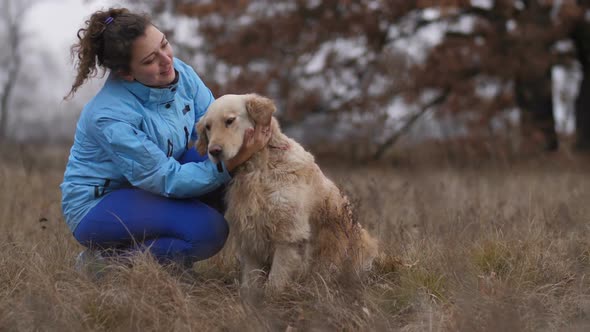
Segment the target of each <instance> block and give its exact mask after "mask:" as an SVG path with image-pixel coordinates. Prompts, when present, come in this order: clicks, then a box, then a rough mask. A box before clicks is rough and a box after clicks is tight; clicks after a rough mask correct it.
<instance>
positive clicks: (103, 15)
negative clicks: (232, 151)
mask: <svg viewBox="0 0 590 332" xmlns="http://www.w3.org/2000/svg"><path fill="white" fill-rule="evenodd" d="M78 38H79V42H78V43H77V44H75V45H74V46H73V47H72V53H73V54H74V55H77V58H78V60H79V62H78V64H77V77H76V79H75V82H74V84H73V85H72V89H71V91H70V93H69V94H68V96H66V98H69V97H71V96H72V95H73V94H74V93H75V92H76V90H77V89H78V88H79V87H80V86H81V85H82V84H83V83H84V82H85V81H86V80H87V79H88V78H90V77H92V76H95V75H96V73H97V66H98V67H100V68H102V69H104V70H109V71H110V75H109V77H108V79H107V80H106V83H105V85H104V86H103V87H102V89H101V90H100V91H99V92H98V94H97V95H96V96H95V97H94V98H93V99H92V100H91V101H90V102H89V103H88V104H87V105H86V106H85V107H84V110H83V111H82V113H81V115H80V118H79V120H78V124H77V127H76V134H75V137H74V144H73V146H72V148H71V151H70V156H69V159H68V164H67V167H66V170H65V174H64V181H63V183H62V184H61V190H62V208H63V213H64V216H65V220H66V223H67V225H68V227H69V228H70V230H71V231H72V232H73V235H74V237H75V238H76V240H78V242H80V243H81V244H82V245H83V246H86V247H88V248H91V249H94V248H98V249H102V250H104V249H109V251H111V249H112V250H115V251H118V250H137V249H143V248H147V249H149V251H150V252H151V253H152V254H153V255H154V256H155V257H156V258H157V259H158V260H159V261H161V262H177V263H181V264H184V265H186V264H191V263H192V262H194V261H196V260H202V259H205V258H208V257H211V256H212V255H214V254H215V253H217V252H218V251H219V250H220V249H221V248H222V247H223V245H224V243H225V240H226V238H227V235H228V226H227V223H226V221H225V220H224V218H223V216H222V215H221V214H220V212H219V211H216V210H215V209H213V208H212V207H210V206H208V205H207V204H205V203H204V202H203V201H205V200H206V199H205V198H206V195H207V194H211V193H212V192H214V191H215V190H216V189H218V188H220V187H222V186H223V185H224V184H225V183H226V182H227V181H229V180H230V178H231V176H230V172H231V171H232V170H233V169H234V168H236V167H237V166H239V165H240V164H241V163H243V162H244V161H246V160H247V159H248V158H250V156H252V154H254V153H255V152H256V151H258V150H260V149H261V148H262V147H263V146H264V145H265V143H266V142H267V141H268V139H269V138H270V134H269V130H268V128H262V127H258V128H256V129H255V130H254V132H248V133H247V134H246V136H247V137H246V144H245V145H244V146H243V147H242V149H241V150H240V153H238V155H237V156H236V157H235V158H234V159H232V160H230V161H227V162H225V164H223V163H218V164H213V163H212V162H211V161H210V160H209V159H207V158H206V157H201V156H199V155H198V153H197V152H196V151H195V150H194V148H191V147H190V140H191V139H195V138H196V137H195V131H194V126H195V123H196V121H198V120H199V118H200V117H201V116H202V115H203V114H204V113H205V111H206V110H207V107H208V106H209V104H210V103H211V102H212V101H213V96H212V94H211V91H210V90H209V89H208V88H207V87H206V86H205V85H204V83H203V82H202V81H201V79H200V78H199V76H198V75H197V74H196V73H195V72H194V70H193V69H192V68H191V67H190V66H188V65H186V64H185V63H183V62H182V61H180V60H179V59H176V58H174V57H173V53H172V49H171V46H170V44H169V43H168V41H167V39H166V36H165V35H164V34H163V33H162V32H161V31H159V30H158V29H157V28H156V27H155V26H154V25H153V24H152V23H151V22H150V19H149V18H148V17H147V16H144V15H139V14H135V13H131V12H130V11H129V10H127V9H109V10H107V11H98V12H95V13H94V14H93V15H91V17H90V19H89V20H87V21H86V26H85V28H82V29H80V30H79V31H78ZM220 199H221V197H220V195H217V202H218V203H219V200H220ZM89 253H90V251H85V252H83V253H82V254H81V255H80V256H79V258H80V259H82V260H83V259H84V257H85V256H86V257H87V258H88V257H92V255H89ZM92 253H93V254H94V253H95V251H92Z"/></svg>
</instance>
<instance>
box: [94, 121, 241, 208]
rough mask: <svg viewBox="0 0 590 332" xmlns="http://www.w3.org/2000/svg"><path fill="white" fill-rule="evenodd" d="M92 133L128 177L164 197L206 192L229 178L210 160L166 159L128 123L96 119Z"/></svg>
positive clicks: (194, 194) (192, 195)
mask: <svg viewBox="0 0 590 332" xmlns="http://www.w3.org/2000/svg"><path fill="white" fill-rule="evenodd" d="M94 123H95V126H94V135H93V136H95V137H96V139H97V141H98V144H99V145H100V146H101V147H102V148H103V149H104V150H105V151H107V153H108V154H109V156H110V157H111V159H112V160H113V161H114V163H115V164H116V165H117V167H119V168H120V170H121V171H122V173H123V174H124V176H125V177H126V178H127V180H128V181H129V182H130V183H131V184H132V185H133V186H136V187H139V188H141V189H144V190H146V191H149V192H152V193H155V194H159V195H162V196H166V197H176V198H187V197H196V196H200V195H203V194H205V193H208V192H210V191H212V190H214V189H216V188H217V187H219V186H220V185H222V184H224V183H225V182H227V181H229V179H230V178H231V177H230V175H229V173H228V172H227V170H226V168H225V165H223V164H222V163H220V164H219V165H215V164H213V163H212V162H211V161H210V160H208V159H207V160H205V161H203V162H200V163H186V164H182V165H181V164H180V163H179V162H178V161H177V160H176V159H174V158H168V157H166V155H165V154H164V152H163V151H162V150H160V148H159V147H158V146H157V145H156V144H155V143H154V142H153V141H151V140H150V139H149V137H148V136H147V135H146V134H145V133H144V132H143V131H141V130H139V129H138V128H137V127H136V126H134V125H133V124H131V123H128V122H125V121H123V120H119V119H113V118H109V117H101V118H97V119H96V120H95V122H94Z"/></svg>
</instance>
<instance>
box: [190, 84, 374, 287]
mask: <svg viewBox="0 0 590 332" xmlns="http://www.w3.org/2000/svg"><path fill="white" fill-rule="evenodd" d="M275 111H276V107H275V105H274V103H273V102H272V100H270V99H268V98H265V97H262V96H259V95H256V94H246V95H224V96H222V97H220V98H219V99H217V100H216V101H215V102H213V103H212V104H211V106H210V107H209V109H208V111H207V113H205V115H204V116H203V117H202V118H201V119H200V121H199V122H198V123H197V132H198V136H199V139H198V141H197V143H196V145H197V150H198V151H199V153H200V154H202V155H205V153H208V154H209V158H210V159H211V160H212V161H214V162H217V161H224V160H228V159H231V158H232V157H234V156H235V155H236V154H237V152H238V150H239V149H240V147H241V145H242V143H243V139H244V133H245V131H246V130H247V129H248V128H254V126H255V125H259V124H262V125H268V124H270V130H271V138H270V141H269V143H268V145H267V146H266V147H265V148H263V149H262V150H261V151H259V152H258V153H256V154H255V155H254V156H252V158H251V159H250V160H249V161H247V162H246V163H244V164H242V165H240V166H239V167H238V168H237V169H236V170H235V171H234V174H233V177H232V180H231V181H230V182H229V184H228V186H227V188H226V196H225V198H226V203H227V210H226V214H225V218H226V219H227V221H228V222H229V224H230V230H231V231H230V233H232V237H233V240H235V241H236V243H234V245H235V248H236V250H237V256H238V259H239V261H240V265H241V278H242V280H241V285H242V286H245V287H247V286H250V285H253V282H254V279H253V278H254V276H256V272H260V271H268V281H267V284H266V287H267V289H268V290H270V291H271V292H272V291H279V290H281V289H283V288H284V286H285V285H286V284H287V283H288V282H289V281H290V280H292V279H293V278H294V277H296V276H297V275H300V274H302V273H306V272H310V271H312V272H324V273H326V272H327V273H333V272H335V271H338V270H341V268H342V267H343V266H345V264H352V265H349V266H352V267H353V268H354V269H355V271H356V272H361V271H366V270H368V269H369V268H370V267H371V265H372V261H373V259H374V258H375V256H376V255H377V242H376V240H375V239H374V238H372V237H371V236H370V235H369V234H368V233H367V231H366V230H365V229H363V228H362V227H361V225H360V224H359V223H358V222H356V220H355V218H354V216H353V213H352V209H351V205H350V203H349V201H348V199H347V198H346V196H344V195H343V194H342V193H341V192H340V190H339V189H338V188H337V187H336V185H335V184H334V183H333V182H332V181H330V180H329V179H328V178H327V177H326V176H324V174H323V173H322V171H321V170H320V168H319V167H318V165H317V164H316V163H315V160H314V157H313V156H312V155H311V154H310V153H309V152H307V151H305V150H304V149H303V147H302V146H301V145H300V144H298V143H297V142H295V141H294V140H293V139H291V138H289V137H287V136H285V135H284V134H283V133H282V132H281V129H280V127H279V124H278V122H277V120H276V118H275V117H274V116H273V113H274V112H275Z"/></svg>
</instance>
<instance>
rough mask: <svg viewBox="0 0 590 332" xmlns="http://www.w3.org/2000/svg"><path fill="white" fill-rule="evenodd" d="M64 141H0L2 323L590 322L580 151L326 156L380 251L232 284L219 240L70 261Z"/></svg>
mask: <svg viewBox="0 0 590 332" xmlns="http://www.w3.org/2000/svg"><path fill="white" fill-rule="evenodd" d="M66 154H67V151H65V150H62V149H58V148H53V149H50V148H44V147H34V146H20V147H19V146H3V147H2V148H1V155H0V158H1V159H0V229H1V233H0V331H219V330H222V331H267V330H270V331H343V330H347V331H382V330H388V331H391V330H393V331H396V330H399V331H588V330H590V168H589V167H588V166H590V162H588V161H587V160H584V159H581V158H579V157H572V156H568V155H564V154H560V155H557V156H549V157H543V158H536V159H535V160H529V161H526V162H524V161H522V162H516V163H503V164H501V163H495V164H494V165H492V163H481V165H479V166H476V165H471V166H467V165H462V166H452V165H450V164H449V163H445V162H440V163H437V162H434V161H433V162H430V163H428V164H427V165H428V166H426V164H425V165H420V164H411V165H408V164H406V165H395V166H391V165H372V166H354V165H349V166H346V165H342V164H338V163H329V162H325V163H322V166H324V169H325V170H326V173H327V174H328V175H329V176H330V177H332V178H333V179H334V180H336V182H337V183H339V184H340V185H341V186H342V187H343V188H344V189H345V190H346V191H347V192H348V193H349V195H350V196H351V197H352V198H353V200H354V201H355V204H356V206H357V207H358V215H359V218H360V220H361V222H362V223H363V224H364V225H365V227H367V228H368V229H369V230H370V231H371V232H372V233H373V234H375V235H376V236H377V237H378V238H379V240H380V243H381V249H382V254H381V256H380V257H379V259H378V261H377V262H376V265H375V268H374V270H373V271H372V272H371V273H370V274H369V275H368V276H366V277H364V278H361V279H359V278H356V277H350V278H334V280H324V279H321V278H319V277H315V276H312V277H310V278H308V279H305V280H301V281H299V282H297V283H294V284H293V285H291V286H290V287H289V288H288V290H287V291H286V292H285V293H284V294H282V295H280V296H276V297H264V296H256V295H254V296H248V297H246V296H240V294H239V292H238V287H237V276H238V271H237V265H236V263H235V261H234V260H233V259H232V258H231V257H232V256H231V255H230V254H229V253H223V254H221V255H218V256H217V257H214V258H212V259H210V260H208V261H205V262H200V263H198V264H196V265H195V266H194V270H193V271H192V273H184V274H183V273H179V272H178V271H173V270H170V269H168V268H166V267H160V266H158V265H157V264H156V263H155V262H154V261H153V260H152V259H151V258H150V257H149V256H148V255H138V256H137V257H133V258H132V260H133V262H132V263H133V264H131V265H128V264H120V265H112V266H109V267H108V269H107V271H106V274H105V275H104V277H102V278H101V279H99V280H93V279H92V278H91V277H90V276H88V275H85V274H83V273H80V272H77V271H76V270H75V269H74V268H73V265H74V261H75V257H76V255H77V253H78V252H79V251H80V250H81V247H80V246H79V245H78V244H77V243H76V242H75V241H74V239H73V237H72V236H71V235H70V234H69V232H68V231H67V228H66V226H65V224H64V222H63V219H62V217H61V212H60V192H59V188H58V185H59V183H60V181H61V178H62V174H63V169H64V164H65V158H66Z"/></svg>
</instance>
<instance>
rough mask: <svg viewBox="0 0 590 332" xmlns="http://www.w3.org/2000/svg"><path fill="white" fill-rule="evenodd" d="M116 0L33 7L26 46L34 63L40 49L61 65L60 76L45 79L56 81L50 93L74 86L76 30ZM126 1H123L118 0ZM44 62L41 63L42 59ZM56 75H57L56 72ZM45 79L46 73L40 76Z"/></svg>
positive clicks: (45, 2) (50, 0) (57, 1)
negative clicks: (91, 16)
mask: <svg viewBox="0 0 590 332" xmlns="http://www.w3.org/2000/svg"><path fill="white" fill-rule="evenodd" d="M114 3H115V2H114V1H111V0H93V1H83V0H40V1H39V2H38V4H36V5H34V7H33V8H31V9H30V11H29V13H28V15H27V16H26V21H27V23H26V26H27V27H28V28H27V31H28V37H27V39H26V41H27V45H28V47H27V49H30V50H31V51H30V52H29V55H30V58H31V60H30V61H32V64H33V65H35V63H36V62H37V61H35V55H36V54H40V56H41V52H39V51H38V50H46V51H48V52H49V53H50V54H51V55H52V56H53V58H54V61H53V62H54V63H55V64H56V65H57V66H58V68H56V70H54V72H57V73H62V74H63V75H62V74H58V76H59V77H49V78H45V79H48V80H50V81H51V82H52V83H53V84H52V85H51V87H52V89H48V91H47V93H48V95H50V96H55V97H56V98H61V97H63V96H64V94H65V93H66V92H67V91H66V90H67V89H68V87H69V86H70V85H71V83H72V82H71V79H72V78H73V75H74V68H73V63H72V60H71V57H70V47H71V45H72V44H73V43H74V42H76V41H77V38H76V33H77V31H78V29H79V28H81V27H82V26H83V24H84V21H85V20H86V19H88V18H89V17H90V14H91V13H92V12H94V11H95V10H98V9H107V8H109V6H112V5H113V4H114ZM119 4H124V2H120V1H119V2H117V6H121V5H119ZM41 63H42V62H41ZM53 76H55V75H53ZM39 79H40V80H43V79H44V78H43V75H40V77H39Z"/></svg>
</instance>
